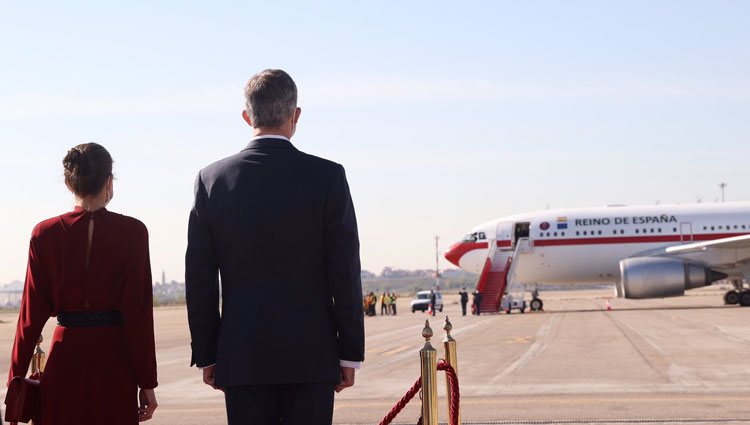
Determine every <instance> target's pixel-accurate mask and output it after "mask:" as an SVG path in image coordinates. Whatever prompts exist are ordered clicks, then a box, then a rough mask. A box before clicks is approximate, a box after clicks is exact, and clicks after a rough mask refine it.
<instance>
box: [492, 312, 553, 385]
mask: <svg viewBox="0 0 750 425" xmlns="http://www.w3.org/2000/svg"><path fill="white" fill-rule="evenodd" d="M562 317H563V316H551V317H550V319H549V320H547V321H546V322H545V323H544V325H542V327H541V328H539V330H538V331H537V333H536V336H535V337H534V343H532V344H531V346H529V348H528V349H527V350H526V352H525V353H523V355H521V357H519V358H518V359H516V361H514V362H513V363H511V364H510V366H508V367H507V368H505V370H503V371H502V373H500V374H499V375H497V376H495V377H494V378H492V381H491V382H492V383H493V384H494V383H497V382H498V381H501V380H503V379H505V378H506V377H508V376H509V375H512V374H514V373H516V371H518V370H519V369H521V368H522V367H523V366H524V365H525V364H526V363H528V362H529V361H531V360H532V359H533V358H535V357H537V356H538V355H539V354H540V353H541V352H542V351H544V350H545V349H546V348H547V345H548V341H546V338H545V337H546V336H547V334H549V331H550V329H552V325H556V324H558V323H559V322H560V320H562V319H561V318H562Z"/></svg>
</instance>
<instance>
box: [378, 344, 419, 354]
mask: <svg viewBox="0 0 750 425" xmlns="http://www.w3.org/2000/svg"><path fill="white" fill-rule="evenodd" d="M408 349H414V351H417V349H416V348H414V346H412V345H402V346H400V347H398V348H395V349H393V350H391V351H386V352H385V353H383V355H384V356H392V355H394V354H398V353H400V352H402V351H406V350H408Z"/></svg>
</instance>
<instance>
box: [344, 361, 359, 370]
mask: <svg viewBox="0 0 750 425" xmlns="http://www.w3.org/2000/svg"><path fill="white" fill-rule="evenodd" d="M339 365H341V366H343V367H351V368H353V369H359V368H360V367H361V366H362V362H352V361H349V360H339Z"/></svg>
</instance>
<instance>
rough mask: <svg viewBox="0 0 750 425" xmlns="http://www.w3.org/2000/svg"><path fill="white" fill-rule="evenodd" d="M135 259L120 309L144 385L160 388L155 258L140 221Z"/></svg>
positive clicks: (139, 381)
mask: <svg viewBox="0 0 750 425" xmlns="http://www.w3.org/2000/svg"><path fill="white" fill-rule="evenodd" d="M139 224H140V226H141V228H140V229H139V231H138V232H137V235H138V236H137V241H136V244H135V248H134V249H135V251H134V260H133V264H132V267H131V268H130V272H129V273H128V276H127V277H126V281H125V287H124V288H123V293H122V297H121V300H120V312H121V313H122V317H123V327H124V329H125V336H126V338H127V345H128V351H129V352H130V359H131V361H132V364H133V369H134V371H135V378H136V382H137V383H138V386H139V387H140V388H146V389H152V388H156V386H157V385H158V383H157V382H156V349H155V347H154V307H153V292H152V287H151V261H150V258H149V249H148V230H147V229H146V226H144V225H143V224H141V223H139Z"/></svg>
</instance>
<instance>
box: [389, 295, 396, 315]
mask: <svg viewBox="0 0 750 425" xmlns="http://www.w3.org/2000/svg"><path fill="white" fill-rule="evenodd" d="M390 300H391V302H390V305H391V314H393V315H394V316H395V315H396V294H395V293H393V292H391V295H390Z"/></svg>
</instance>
